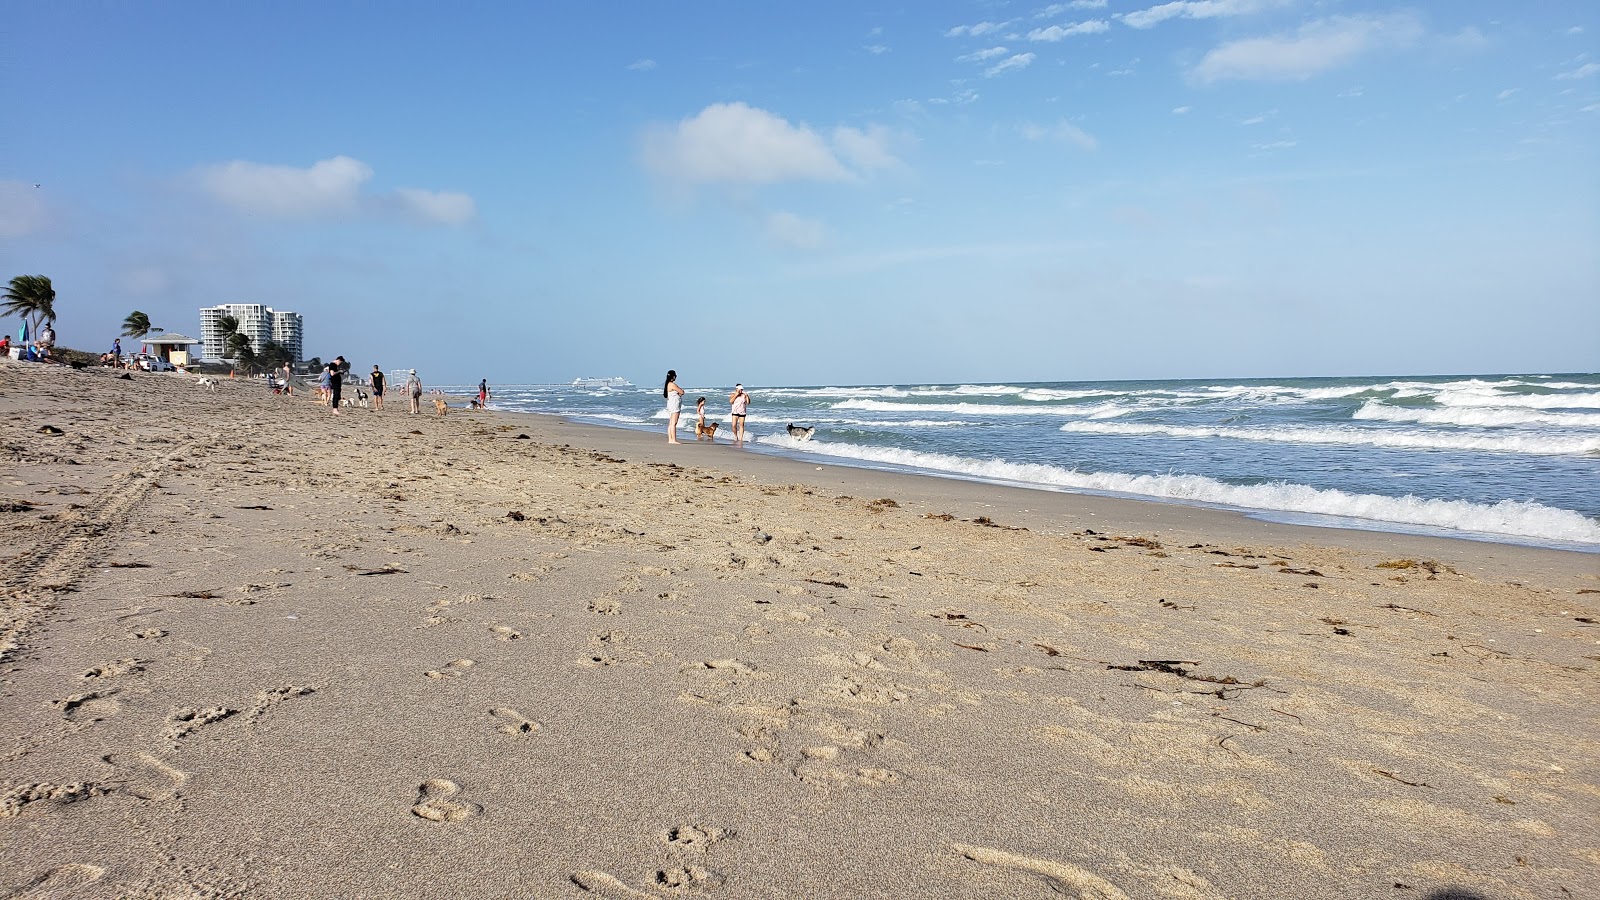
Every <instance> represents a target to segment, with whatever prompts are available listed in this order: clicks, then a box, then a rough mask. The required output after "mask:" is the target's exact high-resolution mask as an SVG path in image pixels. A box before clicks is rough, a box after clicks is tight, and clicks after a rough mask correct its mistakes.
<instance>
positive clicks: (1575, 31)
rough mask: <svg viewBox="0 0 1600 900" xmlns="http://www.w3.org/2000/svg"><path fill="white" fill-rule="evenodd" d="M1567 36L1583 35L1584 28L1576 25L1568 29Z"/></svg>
mask: <svg viewBox="0 0 1600 900" xmlns="http://www.w3.org/2000/svg"><path fill="white" fill-rule="evenodd" d="M1567 34H1583V26H1582V25H1574V26H1572V27H1571V28H1568V29H1567Z"/></svg>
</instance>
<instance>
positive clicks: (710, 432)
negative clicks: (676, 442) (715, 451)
mask: <svg viewBox="0 0 1600 900" xmlns="http://www.w3.org/2000/svg"><path fill="white" fill-rule="evenodd" d="M718 424H720V423H718V422H707V423H706V424H704V425H701V424H700V423H699V422H695V423H694V439H695V440H697V441H715V440H716V439H717V425H718Z"/></svg>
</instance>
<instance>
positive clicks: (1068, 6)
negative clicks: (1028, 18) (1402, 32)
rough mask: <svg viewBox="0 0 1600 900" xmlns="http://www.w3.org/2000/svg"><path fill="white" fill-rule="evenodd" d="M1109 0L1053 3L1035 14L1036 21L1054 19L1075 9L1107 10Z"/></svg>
mask: <svg viewBox="0 0 1600 900" xmlns="http://www.w3.org/2000/svg"><path fill="white" fill-rule="evenodd" d="M1106 2H1107V0H1072V2H1071V3H1052V4H1050V5H1049V6H1046V7H1045V8H1044V9H1041V10H1039V11H1038V12H1036V13H1034V14H1033V17H1034V18H1035V19H1052V18H1055V17H1056V16H1059V15H1061V14H1062V13H1064V12H1069V11H1071V10H1074V9H1105V8H1106Z"/></svg>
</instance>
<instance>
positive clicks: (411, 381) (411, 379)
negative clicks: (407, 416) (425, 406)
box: [406, 369, 422, 416]
mask: <svg viewBox="0 0 1600 900" xmlns="http://www.w3.org/2000/svg"><path fill="white" fill-rule="evenodd" d="M406 396H408V397H410V398H411V414H412V415H413V416H414V415H416V414H417V413H419V412H422V379H421V378H418V377H417V370H416V369H412V370H411V374H410V375H407V376H406Z"/></svg>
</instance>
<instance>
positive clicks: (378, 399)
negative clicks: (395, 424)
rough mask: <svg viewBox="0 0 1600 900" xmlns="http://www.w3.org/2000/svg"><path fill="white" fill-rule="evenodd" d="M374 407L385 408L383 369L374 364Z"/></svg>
mask: <svg viewBox="0 0 1600 900" xmlns="http://www.w3.org/2000/svg"><path fill="white" fill-rule="evenodd" d="M372 408H373V409H383V370H381V369H379V368H378V365H377V363H373V365H372Z"/></svg>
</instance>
